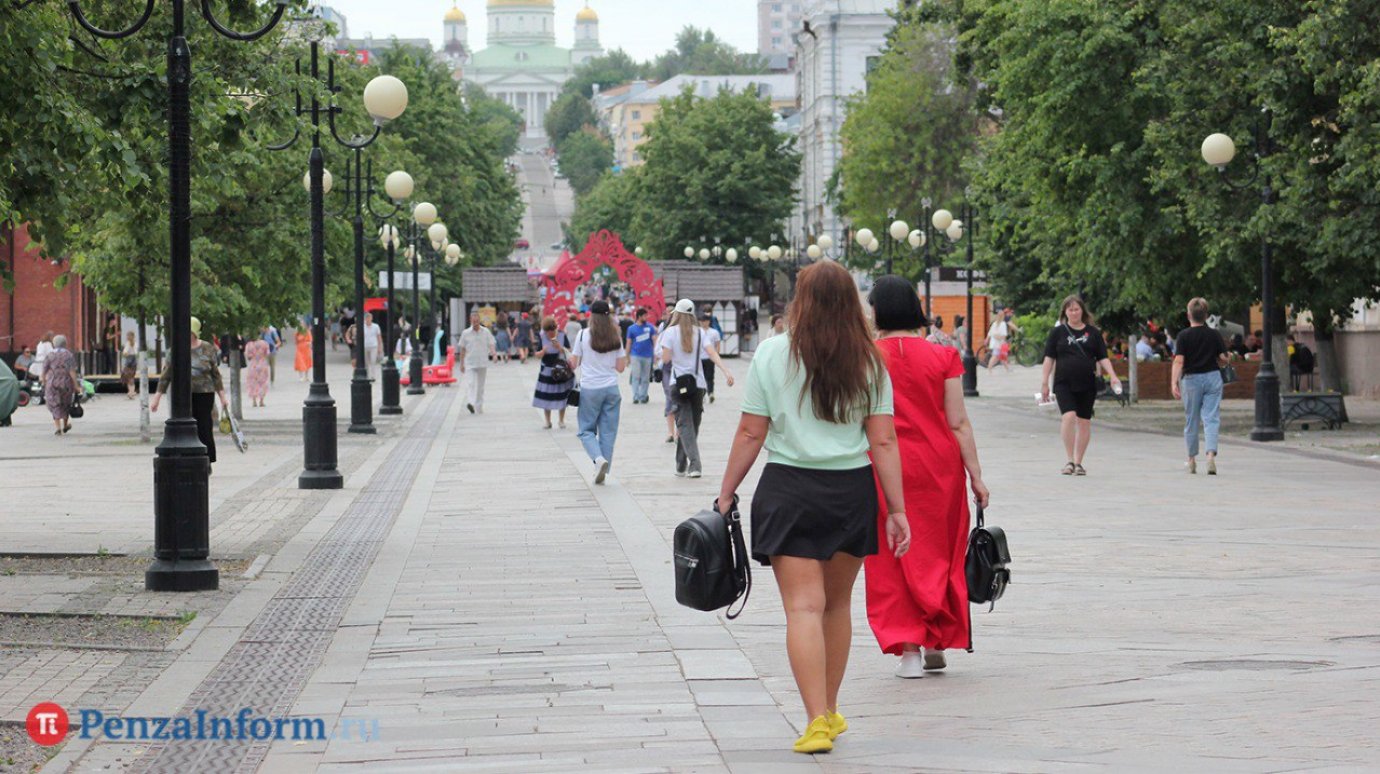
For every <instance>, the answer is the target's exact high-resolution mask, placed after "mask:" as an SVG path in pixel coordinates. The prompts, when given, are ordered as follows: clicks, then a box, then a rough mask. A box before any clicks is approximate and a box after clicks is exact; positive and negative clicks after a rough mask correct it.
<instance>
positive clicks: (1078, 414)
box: [1040, 296, 1121, 476]
mask: <svg viewBox="0 0 1380 774" xmlns="http://www.w3.org/2000/svg"><path fill="white" fill-rule="evenodd" d="M1102 371H1105V372H1106V373H1107V376H1108V378H1109V379H1111V382H1112V387H1113V388H1114V389H1116V391H1117V392H1120V391H1121V380H1120V379H1118V378H1117V375H1116V372H1115V371H1113V370H1112V361H1111V360H1109V359H1108V358H1107V342H1106V341H1105V340H1104V339H1103V338H1102V331H1100V330H1098V329H1097V326H1096V325H1094V320H1093V315H1092V312H1091V311H1089V310H1088V307H1087V305H1086V304H1084V303H1083V299H1081V298H1079V297H1078V296H1069V297H1068V298H1065V299H1064V303H1063V305H1062V306H1061V307H1060V309H1059V324H1058V325H1055V326H1054V330H1052V331H1050V332H1049V338H1048V339H1046V340H1045V363H1044V372H1043V374H1042V376H1041V380H1040V401H1041V402H1042V403H1048V402H1049V394H1050V389H1049V375H1050V373H1051V372H1053V373H1054V397H1055V398H1056V399H1057V400H1058V401H1059V413H1060V414H1061V415H1062V417H1063V418H1062V419H1061V420H1060V428H1059V433H1060V436H1061V437H1062V438H1063V440H1064V452H1065V453H1066V454H1067V456H1068V464H1066V465H1064V469H1063V471H1061V472H1062V473H1063V474H1064V475H1066V476H1086V475H1087V474H1088V472H1087V471H1086V470H1084V469H1083V456H1084V455H1085V454H1087V452H1088V443H1089V442H1090V441H1091V440H1092V418H1093V404H1094V403H1096V402H1097V392H1098V375H1099V372H1102Z"/></svg>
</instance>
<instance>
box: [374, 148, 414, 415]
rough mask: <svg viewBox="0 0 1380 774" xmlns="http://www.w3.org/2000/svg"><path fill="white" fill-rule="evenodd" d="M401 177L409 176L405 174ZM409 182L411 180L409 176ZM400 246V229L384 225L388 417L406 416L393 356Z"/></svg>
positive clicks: (381, 410)
mask: <svg viewBox="0 0 1380 774" xmlns="http://www.w3.org/2000/svg"><path fill="white" fill-rule="evenodd" d="M396 174H399V173H397V172H394V173H393V174H392V175H389V176H388V178H389V179H388V180H386V181H385V182H384V188H385V189H387V190H388V193H389V196H392V195H393V192H394V191H395V190H399V189H396V188H390V187H389V183H390V182H392V179H393V175H396ZM402 174H407V173H405V172H404V173H402ZM408 179H409V180H411V178H410V177H409V178H408ZM409 195H410V193H409ZM402 198H404V199H405V198H407V197H405V196H404V197H402ZM395 204H396V205H397V206H398V207H399V208H401V206H402V202H401V201H397V202H395ZM401 243H402V239H401V235H400V234H399V233H398V228H397V226H394V225H393V224H391V223H387V222H385V223H384V224H383V226H381V227H380V228H379V244H381V245H383V248H384V249H385V250H387V251H388V333H387V335H385V336H384V340H383V345H384V346H385V347H386V348H387V349H386V351H385V356H384V358H383V403H382V404H381V405H380V406H379V413H380V414H383V415H385V416H388V415H398V414H401V413H403V409H402V405H401V404H400V402H399V398H400V397H401V390H402V386H401V384H400V378H399V376H398V363H397V360H396V359H395V358H394V357H393V351H394V347H395V346H396V345H395V343H394V342H395V341H396V340H397V337H398V307H397V305H396V304H395V303H394V297H393V287H394V285H396V284H397V280H396V279H395V275H394V273H393V266H394V256H395V255H396V254H397V248H398V245H399V244H401Z"/></svg>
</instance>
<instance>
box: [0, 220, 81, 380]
mask: <svg viewBox="0 0 1380 774" xmlns="http://www.w3.org/2000/svg"><path fill="white" fill-rule="evenodd" d="M0 261H3V262H4V265H5V268H6V269H8V270H9V271H10V273H11V274H12V275H13V282H14V287H13V288H12V289H11V290H10V291H9V292H0V354H3V355H5V356H6V359H7V360H13V355H15V354H17V353H18V352H19V351H20V349H21V348H22V347H23V346H24V345H26V344H27V345H29V346H31V347H32V346H34V345H35V344H37V343H38V340H39V338H41V337H42V336H43V334H44V332H46V331H52V332H54V333H60V334H63V335H65V336H66V337H67V339H68V341H69V346H70V348H71V349H73V350H74V351H76V352H87V351H90V350H91V349H92V347H93V345H95V346H98V344H96V340H98V339H99V336H100V325H99V323H98V322H97V320H98V318H97V309H96V303H95V297H94V294H93V293H92V292H90V291H89V290H88V289H87V288H86V287H85V285H83V283H82V281H81V277H79V276H76V275H73V276H72V277H70V278H69V281H68V282H67V284H66V285H64V286H63V287H61V288H58V287H56V282H57V280H58V278H59V277H60V276H62V274H63V273H64V272H65V271H66V270H67V267H68V265H67V264H66V263H60V264H59V265H56V266H55V265H53V263H52V262H51V261H49V260H46V259H44V258H41V257H40V256H39V254H38V250H37V248H36V247H35V246H34V245H33V244H32V243H31V241H30V239H29V232H28V229H27V228H26V227H24V226H20V227H19V228H18V229H14V230H10V229H7V228H0Z"/></svg>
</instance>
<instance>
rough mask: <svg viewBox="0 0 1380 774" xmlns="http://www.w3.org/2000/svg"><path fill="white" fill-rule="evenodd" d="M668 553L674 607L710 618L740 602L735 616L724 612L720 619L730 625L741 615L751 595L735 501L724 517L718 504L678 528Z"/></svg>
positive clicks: (749, 575)
mask: <svg viewBox="0 0 1380 774" xmlns="http://www.w3.org/2000/svg"><path fill="white" fill-rule="evenodd" d="M672 552H673V553H672V559H673V564H674V565H675V571H676V601H677V602H679V603H680V604H682V605H685V606H686V607H689V608H694V609H695V610H704V611H706V612H712V611H714V610H718V609H720V608H731V607H732V606H733V603H734V602H737V601H739V600H742V604H741V605H739V607H738V612H736V613H735V612H733V611H732V610H727V611H725V615H727V616H728V618H729V620H732V619H734V618H737V617H738V616H740V615H742V614H743V608H745V607H747V601H748V595H749V594H751V593H752V570H751V568H749V567H748V551H747V543H746V542H744V540H743V518H742V515H741V514H740V513H739V512H738V496H737V495H734V497H733V508H732V509H730V510H729V512H728V514H727V515H724V514H722V513H720V512H719V501H718V500H715V501H714V507H713V508H712V509H710V510H707V511H700V512H699V513H697V514H695V515H694V516H691V517H690V518H688V519H686V520H685V521H683V522H681V523H680V526H678V527H676V534H675V539H674V542H673V543H672Z"/></svg>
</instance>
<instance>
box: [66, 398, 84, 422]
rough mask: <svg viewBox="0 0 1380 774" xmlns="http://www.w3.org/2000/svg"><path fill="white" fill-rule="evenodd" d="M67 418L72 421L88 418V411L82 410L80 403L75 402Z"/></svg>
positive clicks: (68, 411) (68, 410)
mask: <svg viewBox="0 0 1380 774" xmlns="http://www.w3.org/2000/svg"><path fill="white" fill-rule="evenodd" d="M67 416H69V417H71V418H72V419H81V418H82V417H84V416H86V409H84V408H82V407H81V404H80V403H77V402H75V401H74V402H73V403H72V407H71V408H69V409H67Z"/></svg>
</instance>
